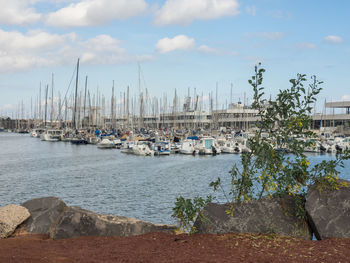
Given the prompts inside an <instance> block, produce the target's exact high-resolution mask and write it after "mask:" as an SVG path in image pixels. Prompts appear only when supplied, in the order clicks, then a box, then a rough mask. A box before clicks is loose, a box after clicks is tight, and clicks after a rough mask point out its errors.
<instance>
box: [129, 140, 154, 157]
mask: <svg viewBox="0 0 350 263" xmlns="http://www.w3.org/2000/svg"><path fill="white" fill-rule="evenodd" d="M132 151H133V153H134V154H135V155H140V156H153V155H154V151H153V150H151V149H150V148H149V147H148V145H147V144H145V143H140V144H136V145H134V146H133V147H132Z"/></svg>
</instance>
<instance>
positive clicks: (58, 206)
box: [22, 197, 67, 235]
mask: <svg viewBox="0 0 350 263" xmlns="http://www.w3.org/2000/svg"><path fill="white" fill-rule="evenodd" d="M22 206H24V207H26V208H27V209H28V210H29V212H30V215H31V217H30V218H29V220H28V221H27V222H26V229H27V231H28V232H29V233H36V234H44V235H48V234H49V229H50V227H51V225H52V224H53V223H54V222H56V221H57V220H58V219H59V217H60V215H61V213H62V212H63V210H64V209H65V208H66V207H67V206H66V204H65V203H64V202H63V201H62V200H60V199H59V198H57V197H42V198H36V199H32V200H29V201H27V202H25V203H23V204H22Z"/></svg>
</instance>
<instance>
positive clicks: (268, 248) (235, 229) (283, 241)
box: [0, 180, 350, 262]
mask: <svg viewBox="0 0 350 263" xmlns="http://www.w3.org/2000/svg"><path fill="white" fill-rule="evenodd" d="M341 182H342V183H343V187H340V188H339V189H337V190H327V189H322V190H320V189H319V188H318V187H317V186H316V185H314V186H312V187H310V189H309V191H308V195H307V198H306V203H305V209H306V212H307V220H304V221H303V220H300V219H298V218H297V217H296V216H295V209H297V207H296V204H295V203H294V202H292V199H291V198H290V197H284V198H271V199H262V200H260V201H252V202H250V203H248V204H242V205H240V206H237V207H236V209H235V213H234V215H227V213H226V212H225V210H226V209H227V205H225V204H213V203H212V204H208V205H207V206H206V207H205V208H204V210H203V214H204V216H205V220H202V221H197V222H196V223H195V226H196V228H197V230H198V231H199V233H198V234H195V235H191V236H189V235H186V234H181V235H176V234H175V229H176V226H171V225H164V224H154V223H150V222H144V221H141V220H138V219H134V218H127V217H122V216H114V215H102V214H97V213H94V212H92V211H88V210H85V209H82V208H80V207H73V206H67V205H66V204H65V203H64V202H63V201H62V200H60V199H59V198H56V197H43V198H37V199H33V200H29V201H27V202H24V203H23V204H21V205H15V204H11V205H7V206H5V207H1V208H0V262H141V261H142V262H242V261H244V262H271V261H273V262H315V261H316V262H319V261H322V262H347V261H348V260H349V258H350V223H349V222H350V187H349V184H350V182H348V181H344V180H342V181H341ZM313 235H315V237H316V238H317V239H319V240H321V241H312V240H311V239H312V236H313Z"/></svg>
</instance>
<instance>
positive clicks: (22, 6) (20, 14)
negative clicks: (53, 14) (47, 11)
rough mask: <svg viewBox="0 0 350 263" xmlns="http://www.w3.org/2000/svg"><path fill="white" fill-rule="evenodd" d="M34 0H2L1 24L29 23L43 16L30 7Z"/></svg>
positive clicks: (0, 10) (0, 2) (0, 9)
mask: <svg viewBox="0 0 350 263" xmlns="http://www.w3.org/2000/svg"><path fill="white" fill-rule="evenodd" d="M33 2H35V1H34V0H32V1H31V0H0V6H1V8H0V24H7V25H27V24H31V23H35V22H37V21H38V20H40V18H41V17H42V15H41V14H38V13H37V12H36V10H35V9H34V8H32V7H30V4H32V3H33Z"/></svg>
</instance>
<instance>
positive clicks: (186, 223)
mask: <svg viewBox="0 0 350 263" xmlns="http://www.w3.org/2000/svg"><path fill="white" fill-rule="evenodd" d="M211 201H212V197H211V196H207V198H206V199H203V198H202V197H196V198H194V199H193V201H192V199H185V198H183V197H182V196H180V197H178V198H177V199H176V202H175V207H174V208H173V214H172V216H173V217H175V218H177V219H178V220H179V224H180V226H179V228H180V229H181V230H184V231H186V232H187V233H190V234H193V233H195V232H197V229H196V228H195V227H194V226H193V224H194V222H195V220H196V219H197V218H198V219H199V220H203V219H204V218H203V215H202V213H201V210H202V209H203V207H204V206H205V205H206V204H208V203H210V202H211Z"/></svg>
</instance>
